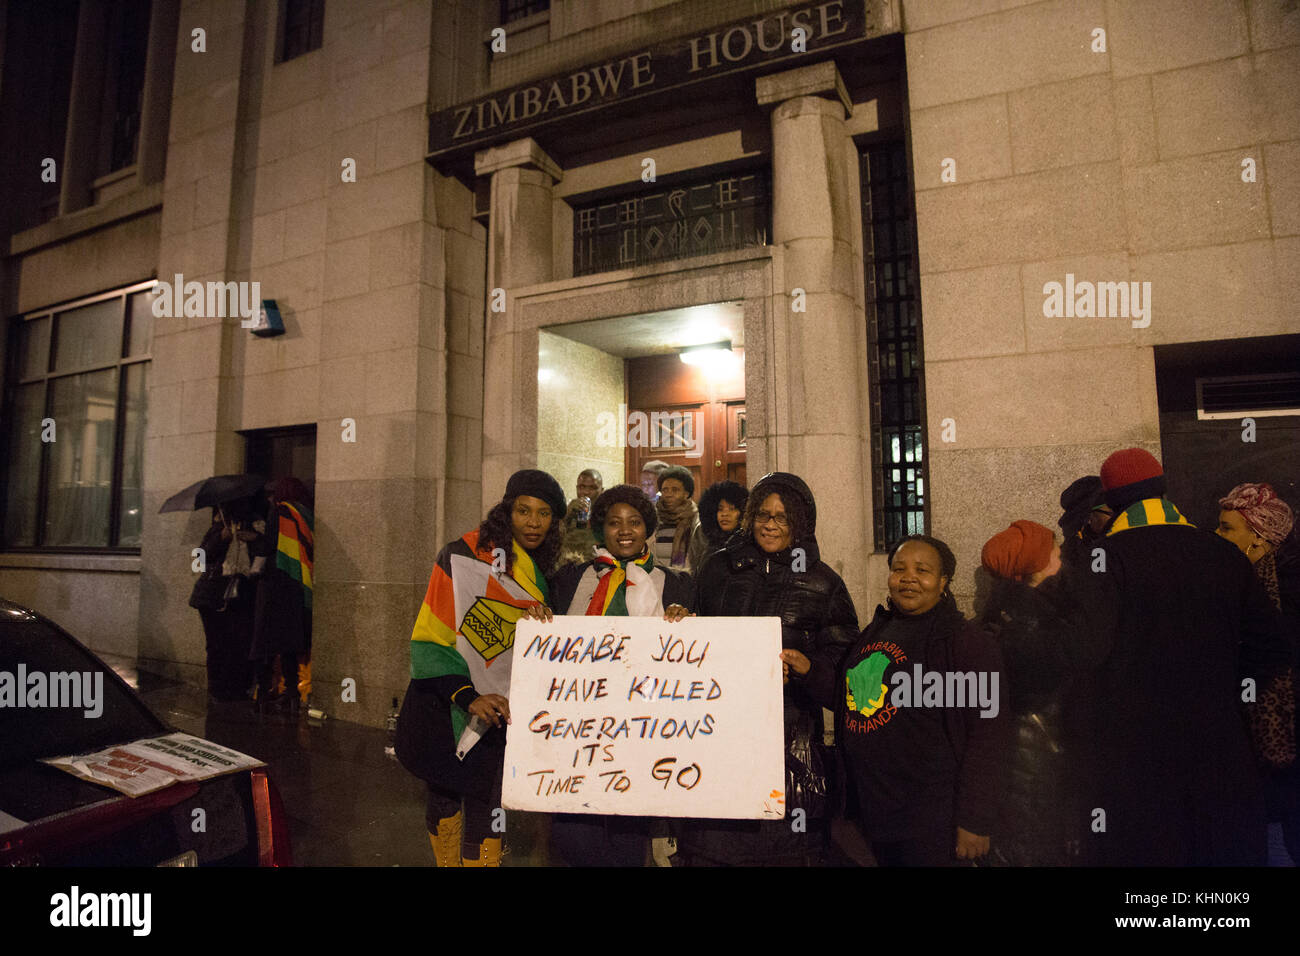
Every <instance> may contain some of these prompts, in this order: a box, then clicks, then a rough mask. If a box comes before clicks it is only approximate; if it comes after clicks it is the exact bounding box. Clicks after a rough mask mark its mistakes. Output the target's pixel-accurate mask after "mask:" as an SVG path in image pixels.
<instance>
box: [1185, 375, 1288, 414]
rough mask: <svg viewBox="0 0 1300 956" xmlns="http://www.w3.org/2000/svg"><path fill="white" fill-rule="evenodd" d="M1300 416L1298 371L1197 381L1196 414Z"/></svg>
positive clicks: (1200, 379)
mask: <svg viewBox="0 0 1300 956" xmlns="http://www.w3.org/2000/svg"><path fill="white" fill-rule="evenodd" d="M1272 415H1300V374H1297V373H1295V372H1275V373H1272V374H1268V375H1231V376H1220V377H1214V378H1198V379H1197V380H1196V417H1197V418H1199V419H1210V418H1243V417H1246V416H1251V417H1261V418H1266V417H1269V416H1272Z"/></svg>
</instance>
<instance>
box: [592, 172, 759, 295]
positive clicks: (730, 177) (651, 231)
mask: <svg viewBox="0 0 1300 956" xmlns="http://www.w3.org/2000/svg"><path fill="white" fill-rule="evenodd" d="M771 222H772V204H771V199H770V193H769V190H768V176H767V173H766V172H752V173H737V172H733V173H727V174H722V175H713V176H708V177H704V178H696V179H694V180H687V181H678V182H676V183H673V184H667V183H665V182H664V181H663V180H660V184H659V185H658V186H654V187H651V189H650V190H648V191H647V190H646V188H645V187H644V186H641V187H633V188H631V189H629V190H628V191H627V192H626V193H624V194H622V195H618V196H612V197H606V198H604V199H601V200H599V201H596V202H591V203H586V204H582V205H575V206H574V207H573V274H574V275H575V276H584V275H591V274H593V273H596V272H609V271H611V270H614V269H630V268H632V267H633V266H640V265H645V264H646V263H649V262H664V261H667V260H670V259H684V258H686V257H688V256H703V255H709V254H711V253H715V252H725V251H727V250H730V249H740V248H743V247H745V246H755V245H758V246H761V245H766V244H767V237H768V234H769V231H770V229H771Z"/></svg>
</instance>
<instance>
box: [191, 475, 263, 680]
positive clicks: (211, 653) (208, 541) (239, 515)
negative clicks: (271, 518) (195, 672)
mask: <svg viewBox="0 0 1300 956" xmlns="http://www.w3.org/2000/svg"><path fill="white" fill-rule="evenodd" d="M265 527H266V525H265V522H263V521H260V520H258V519H257V516H256V515H255V514H254V510H253V506H252V502H250V501H248V500H242V501H233V502H228V503H227V504H225V505H224V506H221V507H217V508H213V509H212V524H211V526H210V527H209V528H208V531H207V533H206V534H205V535H204V536H203V542H202V544H201V545H200V547H201V548H202V549H203V554H204V561H205V564H206V569H205V570H204V572H203V574H202V575H201V576H200V578H199V580H198V581H196V582H195V585H194V592H193V594H191V596H190V606H191V607H193V608H195V609H197V610H198V612H199V618H200V620H201V621H202V622H203V636H204V643H205V649H206V651H207V664H208V694H209V695H210V696H211V697H212V699H213V700H214V701H218V702H229V701H237V700H247V699H248V688H249V685H250V683H251V682H252V668H251V666H250V665H249V662H248V649H249V645H250V643H251V642H252V638H253V599H254V592H255V590H256V584H257V582H256V580H254V579H253V578H252V577H250V574H251V573H252V571H253V568H252V559H251V558H247V554H248V549H249V547H250V546H251V547H252V549H253V550H254V551H256V550H257V547H258V545H257V542H258V541H259V539H260V538H261V537H262V535H263V533H264V531H265ZM236 541H238V542H239V544H240V546H242V547H243V548H244V558H245V559H246V563H245V564H243V565H241V566H240V567H239V568H238V569H234V568H232V570H236V571H237V573H236V574H233V575H232V574H226V573H225V568H224V565H225V562H226V559H227V556H228V555H229V553H230V548H231V544H232V542H236ZM236 577H238V578H240V580H239V581H238V583H237V584H236V585H235V588H234V593H233V594H231V593H230V591H231V581H232V580H234V579H235V578H236Z"/></svg>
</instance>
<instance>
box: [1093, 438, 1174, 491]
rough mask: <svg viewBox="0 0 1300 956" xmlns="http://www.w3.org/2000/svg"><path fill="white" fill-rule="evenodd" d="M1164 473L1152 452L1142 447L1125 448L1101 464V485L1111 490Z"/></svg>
mask: <svg viewBox="0 0 1300 956" xmlns="http://www.w3.org/2000/svg"><path fill="white" fill-rule="evenodd" d="M1164 473H1165V471H1164V469H1163V468H1161V467H1160V462H1158V461H1156V458H1155V455H1153V454H1151V452H1149V451H1144V450H1143V449H1141V448H1125V449H1123V450H1122V451H1117V452H1115V453H1114V454H1112V455H1111V456H1110V457H1109V458H1107V459H1106V461H1105V463H1104V464H1103V465H1102V466H1101V487H1102V488H1103V490H1105V491H1110V490H1111V489H1112V488H1119V487H1120V486H1122V485H1131V484H1133V483H1134V482H1138V481H1146V480H1147V479H1148V478H1155V477H1156V476H1157V475H1163V474H1164Z"/></svg>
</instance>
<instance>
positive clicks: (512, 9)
mask: <svg viewBox="0 0 1300 956" xmlns="http://www.w3.org/2000/svg"><path fill="white" fill-rule="evenodd" d="M549 9H551V0H501V22H502V23H503V24H504V23H513V22H514V21H515V20H522V19H524V17H531V16H532V15H533V14H534V13H541V12H542V11H543V10H549Z"/></svg>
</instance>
